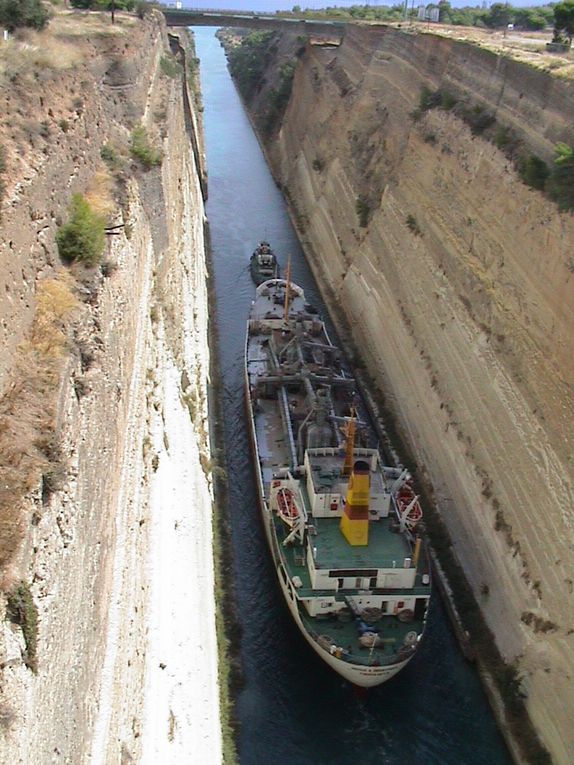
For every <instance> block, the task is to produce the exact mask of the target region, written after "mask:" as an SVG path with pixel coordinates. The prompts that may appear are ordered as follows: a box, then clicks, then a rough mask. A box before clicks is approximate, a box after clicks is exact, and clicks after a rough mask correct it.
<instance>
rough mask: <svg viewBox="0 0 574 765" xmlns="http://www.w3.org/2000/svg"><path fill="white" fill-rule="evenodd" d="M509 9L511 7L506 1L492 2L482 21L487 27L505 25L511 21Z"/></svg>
mask: <svg viewBox="0 0 574 765" xmlns="http://www.w3.org/2000/svg"><path fill="white" fill-rule="evenodd" d="M511 11H512V9H511V8H510V6H509V5H508V4H507V3H494V4H493V5H492V6H491V8H490V11H489V12H488V14H487V15H486V16H485V17H484V23H485V24H486V26H487V27H492V28H494V29H496V28H498V27H506V26H508V24H509V23H510V22H511V21H512V16H511Z"/></svg>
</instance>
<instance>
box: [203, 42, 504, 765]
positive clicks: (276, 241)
mask: <svg viewBox="0 0 574 765" xmlns="http://www.w3.org/2000/svg"><path fill="white" fill-rule="evenodd" d="M194 31H195V34H196V44H197V55H198V56H199V57H200V59H201V78H202V90H203V100H204V105H205V112H204V119H205V132H206V147H207V164H208V172H209V200H208V204H207V214H208V217H209V223H210V230H211V242H212V254H213V267H214V282H215V292H216V296H217V317H216V320H217V325H218V329H219V334H220V351H219V352H220V359H219V361H220V366H221V370H222V377H223V409H224V419H225V423H224V426H225V438H226V456H227V461H228V476H229V490H230V491H229V503H230V508H229V511H230V519H231V532H232V543H233V553H234V585H235V590H236V599H237V610H238V614H239V618H240V621H241V625H242V630H243V636H242V640H241V658H242V663H243V669H244V674H245V683H244V685H243V687H242V689H241V690H240V692H239V695H238V698H237V716H238V720H239V724H240V733H239V754H240V762H241V765H268V764H271V763H272V764H273V765H331V764H333V765H335V764H336V765H375V763H376V764H377V765H510V762H511V761H510V758H509V756H508V754H507V751H506V748H505V745H504V743H503V741H502V739H501V737H500V735H499V733H498V731H497V729H496V726H495V724H494V720H493V718H492V714H491V712H490V709H489V707H488V704H487V702H486V699H485V696H484V694H483V692H482V689H481V687H480V684H479V682H478V678H477V676H476V673H475V672H474V670H473V668H472V667H471V666H470V665H469V664H467V662H466V661H465V660H464V658H463V657H462V655H461V653H460V651H459V650H458V646H457V644H456V642H455V640H454V638H453V636H452V633H451V630H450V626H449V623H448V621H447V619H446V617H445V614H444V610H443V608H442V605H441V603H440V601H439V599H438V597H435V598H434V603H433V607H432V609H431V613H430V617H429V624H428V629H427V635H426V637H425V640H424V642H423V645H422V647H421V650H420V651H419V653H418V655H417V656H416V657H415V659H414V660H413V661H412V662H411V663H410V664H409V666H408V667H407V668H406V669H405V670H403V671H402V672H401V673H400V674H399V675H398V676H397V677H396V678H394V679H393V680H391V681H389V682H388V683H386V684H385V685H383V686H380V687H379V688H377V689H374V690H373V691H371V692H370V693H369V695H368V696H367V698H366V699H359V698H357V696H356V695H355V692H354V691H353V689H352V688H351V687H350V686H349V685H348V684H346V683H345V682H343V681H342V680H341V679H340V678H339V677H338V676H337V675H336V674H334V673H333V672H332V671H331V670H329V669H328V668H327V667H326V665H324V664H323V663H322V662H321V661H320V660H319V658H318V657H317V656H316V655H315V653H314V652H313V651H312V650H311V649H310V648H309V647H308V646H307V644H306V643H305V641H304V640H303V638H302V637H301V636H300V635H299V633H298V631H297V629H296V627H295V626H294V624H293V623H292V620H291V617H290V616H289V613H288V611H287V608H286V606H285V605H284V604H283V601H282V599H281V594H280V592H279V589H278V586H277V584H276V582H275V574H274V572H273V569H272V567H271V564H270V558H269V555H268V552H267V548H266V546H265V542H264V538H263V530H262V527H261V524H260V521H259V517H258V511H257V504H256V496H255V487H254V484H253V479H252V469H251V462H250V453H249V444H248V440H247V435H246V428H245V421H244V408H243V377H242V375H243V344H244V339H245V322H246V320H247V314H248V311H249V306H250V302H251V300H252V298H253V294H254V285H253V283H252V282H251V279H250V276H249V269H248V262H249V256H250V254H251V252H252V251H253V249H254V248H255V246H256V245H257V243H258V241H259V240H260V239H263V238H265V239H268V240H269V241H270V242H271V244H272V246H273V248H274V249H275V251H276V253H277V255H278V257H279V260H280V262H281V264H282V265H283V267H284V266H285V263H286V260H287V255H288V254H291V256H292V263H293V270H292V277H293V279H294V280H295V281H297V282H298V283H299V284H302V285H303V286H304V288H305V291H306V294H307V297H308V299H309V300H310V301H311V302H313V303H315V305H317V307H319V309H320V310H322V311H324V309H323V306H322V303H321V300H320V298H319V295H318V291H317V289H316V286H315V284H314V281H313V279H312V276H311V274H310V271H309V268H308V266H307V265H306V263H305V260H304V256H303V253H302V251H301V248H300V247H299V244H298V242H297V238H296V236H295V233H294V231H293V228H292V227H291V224H290V222H289V218H288V216H287V212H286V209H285V205H284V202H283V199H282V196H281V194H280V192H279V191H278V189H277V188H276V186H275V184H274V182H273V179H272V178H271V175H270V173H269V171H268V169H267V167H266V165H265V161H264V159H263V156H262V153H261V151H260V148H259V145H258V143H257V140H256V138H255V136H254V134H253V131H252V129H251V126H250V124H249V120H248V119H247V117H246V115H245V112H244V110H243V107H242V105H241V102H240V100H239V98H238V96H237V94H236V91H235V88H234V86H233V83H232V81H231V79H230V77H229V74H228V72H227V68H226V64H225V57H224V54H223V50H222V49H221V47H220V45H219V42H218V41H217V39H216V38H215V37H214V30H213V29H208V28H199V29H196V30H194Z"/></svg>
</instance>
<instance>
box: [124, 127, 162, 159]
mask: <svg viewBox="0 0 574 765" xmlns="http://www.w3.org/2000/svg"><path fill="white" fill-rule="evenodd" d="M130 152H131V155H132V157H134V159H137V160H138V162H140V163H141V164H142V165H143V166H144V167H145V169H146V170H150V169H151V168H152V167H155V166H156V165H161V163H162V159H163V158H162V154H161V151H159V150H158V149H156V148H155V147H154V146H152V145H151V143H150V140H149V137H148V134H147V132H146V129H145V128H144V127H143V125H139V126H138V127H136V128H134V129H133V131H132V136H131V143H130Z"/></svg>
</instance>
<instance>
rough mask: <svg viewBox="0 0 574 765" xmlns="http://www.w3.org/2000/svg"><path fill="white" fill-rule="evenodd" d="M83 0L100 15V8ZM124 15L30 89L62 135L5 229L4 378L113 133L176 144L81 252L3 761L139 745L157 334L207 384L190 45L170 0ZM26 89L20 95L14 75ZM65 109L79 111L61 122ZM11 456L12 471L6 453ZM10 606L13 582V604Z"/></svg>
mask: <svg viewBox="0 0 574 765" xmlns="http://www.w3.org/2000/svg"><path fill="white" fill-rule="evenodd" d="M64 18H67V17H64ZM70 18H72V19H74V18H75V17H74V16H73V15H72V16H70ZM79 18H81V19H83V22H82V23H84V21H85V23H89V24H92V23H100V22H95V21H94V19H95V18H96V17H95V16H92V15H90V16H89V17H79ZM101 18H102V19H104V22H105V23H108V22H107V17H104V16H102V17H101ZM104 22H101V23H104ZM54 23H59V20H58V21H57V22H54ZM74 23H75V22H74ZM117 24H118V26H117V27H116V29H115V30H111V32H110V31H109V30H108V31H106V30H104V32H99V33H95V32H94V37H93V39H92V41H90V30H89V29H88V30H87V31H86V30H85V29H83V30H80V31H79V32H77V31H76V35H78V36H77V37H76V38H75V44H76V45H77V46H78V47H79V48H81V49H82V50H83V51H84V53H85V54H86V55H85V57H84V59H83V61H82V63H81V65H80V64H79V65H77V66H76V67H74V68H73V69H72V70H71V71H65V72H63V73H62V72H60V73H59V75H58V76H54V77H53V78H51V77H50V76H48V78H49V79H50V87H49V90H48V91H46V92H44V93H38V92H37V91H34V90H32V93H33V94H35V99H36V100H37V99H38V98H40V99H41V96H42V97H43V98H45V101H43V102H42V103H43V104H45V107H46V109H47V108H48V106H50V109H51V116H49V117H48V120H49V121H50V123H51V130H52V137H53V136H54V131H57V140H53V141H51V142H50V145H49V146H47V147H46V150H45V151H44V152H42V151H40V150H39V149H38V150H37V151H31V152H30V156H29V157H27V156H24V159H25V160H26V161H25V162H24V159H23V160H22V162H19V160H18V155H17V153H16V151H14V152H9V156H8V159H9V167H10V171H11V173H12V174H11V176H10V183H8V184H7V193H6V197H5V200H4V205H3V210H2V213H3V219H2V241H1V243H0V260H1V262H2V264H3V267H2V269H1V271H2V279H3V280H4V286H3V287H2V299H1V301H0V304H1V306H0V310H1V311H2V312H3V319H4V320H3V322H2V329H3V332H4V335H3V348H4V353H3V355H2V359H1V361H0V379H1V387H2V389H3V390H4V391H10V390H12V389H13V387H14V385H15V383H14V366H15V360H16V361H17V360H18V357H19V354H21V349H22V346H19V344H20V343H21V341H22V340H23V339H25V338H27V337H28V336H29V334H30V332H31V326H32V322H33V320H34V315H35V312H36V310H37V300H36V296H37V294H38V289H39V285H40V284H41V283H42V281H43V280H46V279H54V278H55V279H60V278H63V277H62V276H61V275H62V271H63V265H62V264H61V263H60V261H59V258H58V252H57V248H56V246H55V239H54V236H55V231H56V227H57V224H58V222H61V221H62V220H63V219H65V217H66V215H67V207H68V205H69V202H70V197H71V193H72V192H75V191H78V192H85V191H86V188H87V187H88V186H89V185H90V183H91V181H92V179H93V176H94V173H95V171H96V170H97V169H98V168H99V167H100V165H101V159H100V151H101V147H102V145H103V144H106V143H114V144H115V145H116V146H119V145H122V146H124V147H127V144H128V140H129V134H130V130H131V129H132V127H133V126H134V125H136V124H139V123H140V121H141V123H142V124H144V125H145V126H146V127H147V128H148V131H149V132H150V134H151V135H153V134H155V136H156V139H157V141H158V142H159V144H160V145H161V148H162V151H163V157H164V159H163V163H162V165H161V167H156V168H154V169H152V170H150V171H149V172H143V171H142V169H141V168H138V167H137V166H136V164H135V163H133V164H132V163H131V162H130V160H129V154H128V155H127V156H124V161H125V162H126V168H125V172H124V180H123V182H122V184H121V185H120V188H119V193H120V196H121V200H120V201H121V205H118V207H117V209H116V211H115V213H114V216H115V217H114V221H113V222H114V223H115V224H118V225H119V226H120V228H118V229H116V233H117V232H119V233H117V235H114V236H110V237H109V238H108V244H107V250H106V255H105V264H106V269H107V270H106V271H105V273H101V272H100V270H99V269H96V270H95V271H94V270H92V271H90V272H84V271H83V270H82V269H76V268H72V269H71V273H72V277H73V279H72V282H71V283H72V291H73V292H74V293H75V294H76V295H77V296H78V298H79V299H78V304H77V307H76V309H75V311H74V312H73V317H72V319H71V324H70V325H69V326H68V328H67V330H68V355H66V356H65V357H64V360H63V361H62V365H61V370H60V371H61V374H60V377H59V379H58V381H57V389H56V391H55V396H54V397H55V401H54V402H52V401H51V400H50V398H49V397H48V394H47V397H46V400H45V402H44V403H45V406H46V408H47V409H49V410H50V411H52V409H53V414H54V423H53V426H54V433H55V436H54V437H55V439H57V441H58V448H59V450H60V464H61V466H62V468H63V471H62V472H63V474H62V476H61V477H60V482H59V485H58V486H57V487H55V489H56V490H55V491H52V492H50V493H49V494H46V492H44V496H42V491H41V482H40V476H39V475H38V476H36V479H37V480H36V484H35V485H34V480H33V479H34V476H33V475H32V476H31V477H30V480H29V486H30V487H31V488H30V489H29V491H28V492H27V493H26V494H25V495H24V496H22V497H21V498H20V501H19V503H18V505H19V508H20V510H21V527H22V529H21V545H20V548H19V549H18V550H17V552H16V554H15V555H14V556H13V558H12V561H11V563H10V566H9V567H8V568H5V569H4V571H3V572H2V575H3V580H2V584H3V587H4V588H8V589H9V588H10V585H11V583H12V582H14V581H18V580H20V579H23V580H24V581H26V582H30V583H31V592H32V595H33V596H34V599H35V601H36V604H37V606H38V611H39V632H38V673H37V674H36V675H34V674H32V673H31V672H30V670H28V669H27V668H26V667H25V666H24V664H23V663H22V652H23V641H22V635H21V631H20V629H19V628H17V627H16V626H14V625H13V624H10V623H9V622H3V623H2V633H1V634H0V655H1V659H0V661H1V670H0V671H1V674H2V680H1V683H0V685H1V697H0V708H1V710H2V726H3V731H2V736H1V739H2V740H1V743H0V759H1V760H2V761H3V762H14V763H16V762H21V763H31V762H51V761H53V759H54V758H55V759H60V758H61V760H62V761H66V762H75V763H81V762H87V761H91V762H100V761H101V762H108V761H109V762H112V761H113V762H120V760H121V761H122V762H124V761H125V762H127V761H132V759H139V754H140V753H141V737H140V734H141V728H142V703H143V698H144V694H143V690H142V688H143V684H144V659H145V653H146V640H147V637H146V609H147V603H148V600H149V592H148V586H149V581H148V578H147V573H148V572H147V568H148V564H147V563H146V562H145V560H146V551H147V545H148V531H147V529H148V526H149V515H148V510H149V483H150V480H151V476H152V475H153V473H154V471H155V470H156V469H157V456H156V458H155V462H154V454H153V450H152V448H151V445H152V440H151V437H150V422H151V421H152V420H153V419H154V418H155V419H156V420H157V419H158V418H161V416H162V400H161V395H160V394H159V393H158V390H157V385H158V383H157V380H158V378H159V377H160V376H161V375H160V374H159V373H158V374H156V367H157V366H158V364H159V363H161V362H159V361H158V358H159V352H160V351H159V350H158V349H160V348H162V349H163V350H162V354H163V358H164V359H165V358H168V357H169V359H170V364H171V365H173V367H174V368H175V369H177V370H179V372H180V373H181V378H182V383H181V388H182V396H183V394H184V392H185V394H186V395H188V396H192V397H193V399H194V400H195V401H196V402H197V401H200V399H202V398H203V399H205V391H204V388H205V380H206V377H207V368H206V366H205V363H201V360H200V359H198V358H196V357H195V355H194V353H195V351H194V349H193V343H192V342H191V341H190V335H191V334H192V330H193V331H196V332H197V335H198V337H200V338H201V337H204V338H206V333H207V311H206V288H205V252H204V240H203V225H204V207H203V195H202V189H201V182H202V181H203V180H204V168H203V167H202V166H201V152H200V148H199V147H200V143H201V142H200V140H199V138H198V136H197V134H195V133H194V130H195V129H196V115H195V114H194V113H193V112H192V111H191V110H192V109H193V105H192V99H191V98H190V95H189V92H188V90H187V85H186V83H185V79H184V77H183V74H182V73H183V72H186V71H187V67H186V66H185V62H182V63H183V66H182V68H181V70H180V71H179V72H178V74H177V76H172V77H170V76H166V75H165V73H163V74H162V68H161V66H160V60H161V58H162V57H168V56H169V55H170V46H169V42H168V38H167V34H166V30H165V26H164V24H163V21H162V20H161V17H160V16H159V15H155V14H153V15H152V16H150V17H148V18H147V19H146V20H145V21H143V22H142V21H138V20H137V19H135V18H134V17H131V18H130V17H127V16H126V17H124V16H120V17H119V20H118V22H117ZM0 95H2V96H3V95H4V94H3V91H0ZM22 97H23V98H24V97H25V94H22ZM11 98H12V107H13V108H14V109H18V108H19V109H22V105H21V104H20V105H19V106H18V104H15V103H14V102H15V100H16V98H15V96H14V93H12V96H11ZM30 98H31V97H30ZM38 103H39V102H38ZM46 114H47V112H46ZM64 115H66V129H65V130H63V129H62V130H61V131H58V128H57V126H58V121H59V120H60V119H62V120H63V117H64ZM41 116H44V112H42V114H41ZM62 124H63V123H62ZM40 140H41V138H40V137H38V138H37V141H38V143H39V142H40ZM5 145H6V144H5ZM9 148H11V145H9ZM37 154H39V155H40V156H39V157H38V156H36V155H37ZM20 156H21V157H22V155H20ZM66 279H68V276H66ZM66 283H68V284H69V283H70V282H69V281H68V282H66ZM160 328H161V329H160ZM190 328H191V330H190ZM206 344H207V341H206V339H205V345H206ZM184 381H185V382H184ZM16 383H17V384H21V380H16ZM49 395H51V394H49ZM202 408H203V407H200V406H199V404H196V410H197V411H200V409H201V410H202ZM184 409H185V407H184ZM4 415H6V411H5V410H3V411H2V416H3V417H4ZM6 421H7V420H5V419H3V427H5V423H6ZM156 429H157V428H156ZM203 432H205V428H204V427H203ZM164 440H167V439H166V436H164ZM33 448H35V446H34V445H33V444H30V449H33ZM1 468H2V476H3V477H4V475H5V472H4V471H5V468H6V465H5V464H4V463H3V464H2V466H1ZM2 528H4V527H2ZM4 606H5V598H4V597H2V611H3V612H4V610H5V608H4ZM114 609H115V610H114ZM114 640H115V644H114V645H111V643H113V642H114ZM104 657H105V660H104ZM98 699H100V704H99V706H100V708H99V710H98ZM110 742H111V743H110ZM90 753H91V755H92V756H91V755H90Z"/></svg>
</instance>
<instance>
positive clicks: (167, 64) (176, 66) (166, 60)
mask: <svg viewBox="0 0 574 765" xmlns="http://www.w3.org/2000/svg"><path fill="white" fill-rule="evenodd" d="M159 68H160V69H161V71H162V73H163V74H165V76H166V77H170V78H171V79H175V78H176V77H179V76H180V74H181V72H182V68H181V64H180V63H179V62H178V61H176V60H175V58H174V57H173V56H162V57H161V58H160V60H159Z"/></svg>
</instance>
